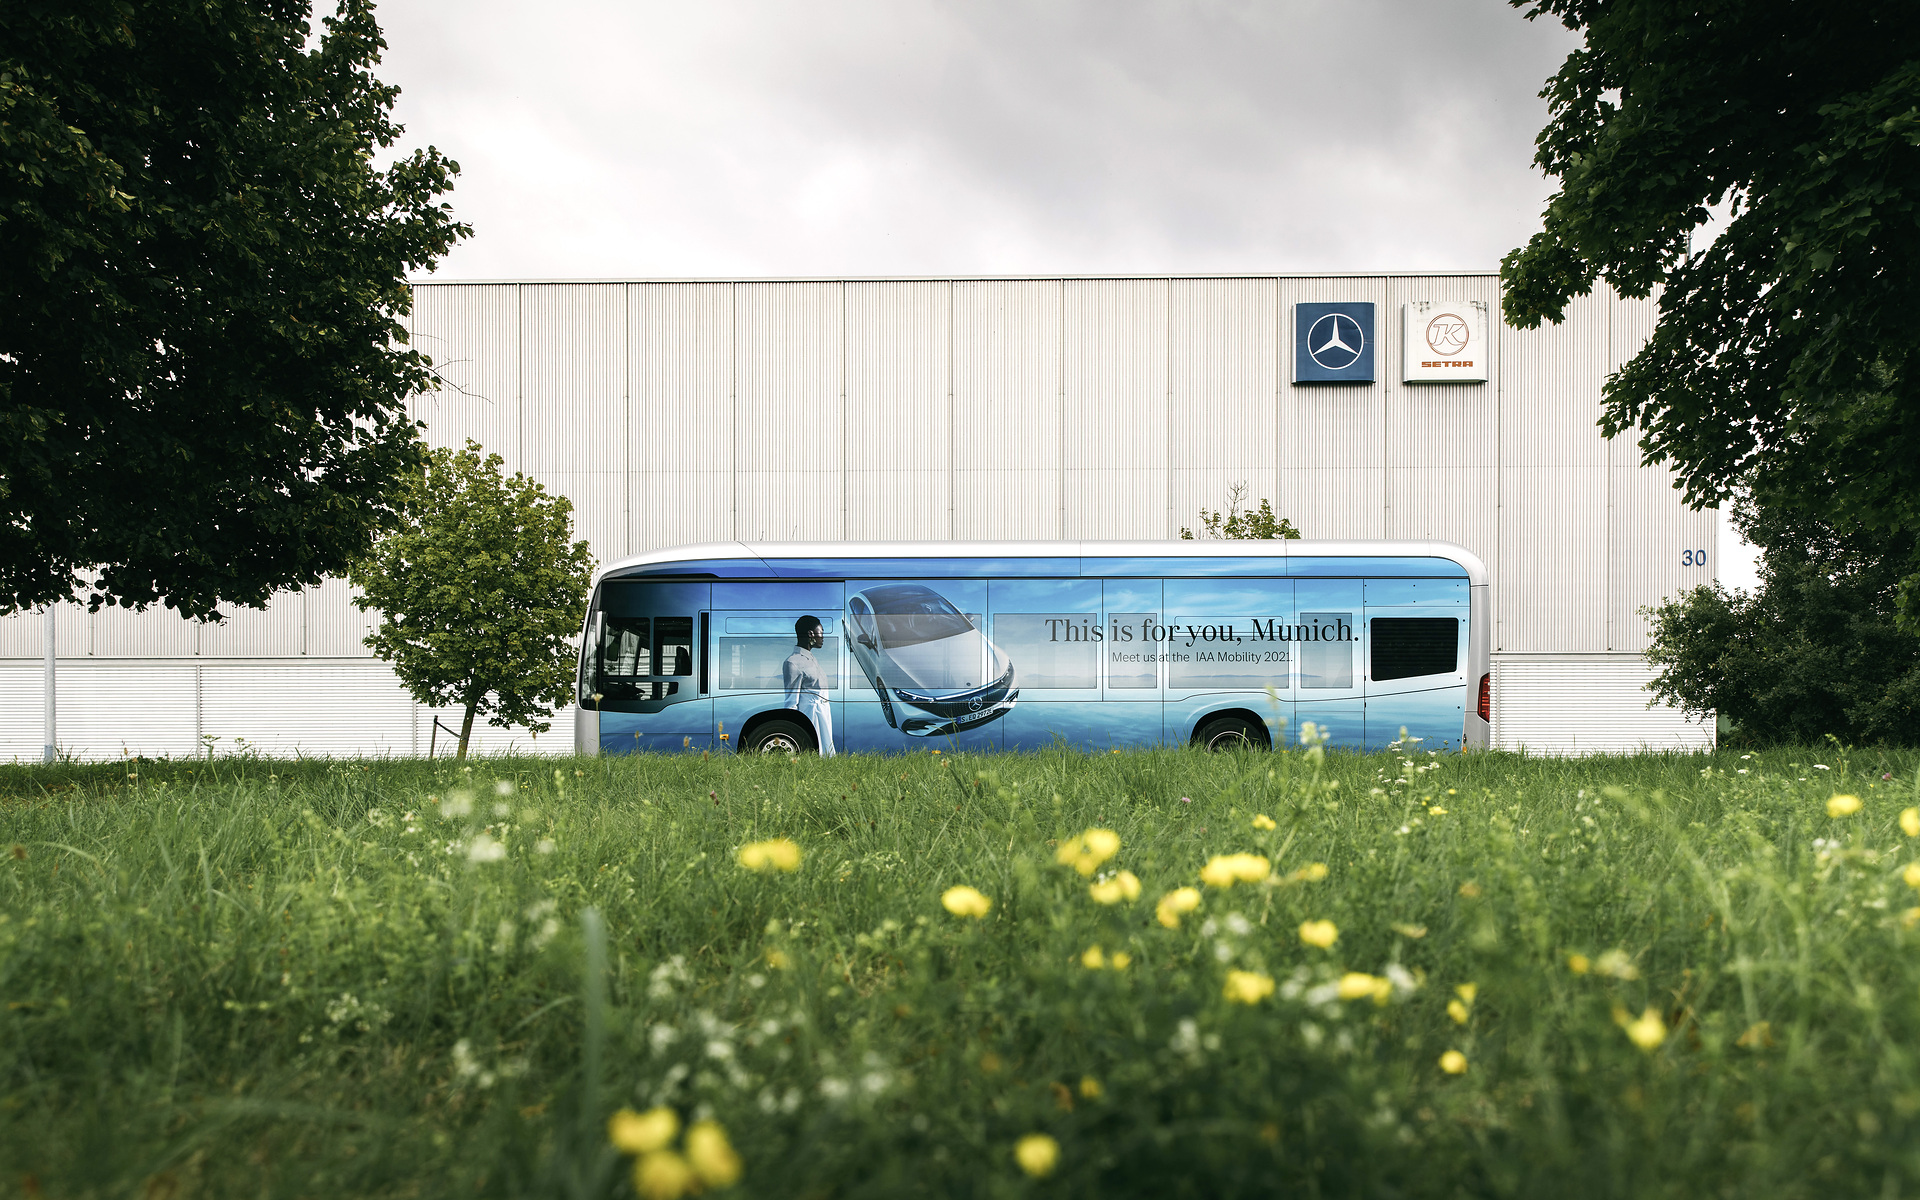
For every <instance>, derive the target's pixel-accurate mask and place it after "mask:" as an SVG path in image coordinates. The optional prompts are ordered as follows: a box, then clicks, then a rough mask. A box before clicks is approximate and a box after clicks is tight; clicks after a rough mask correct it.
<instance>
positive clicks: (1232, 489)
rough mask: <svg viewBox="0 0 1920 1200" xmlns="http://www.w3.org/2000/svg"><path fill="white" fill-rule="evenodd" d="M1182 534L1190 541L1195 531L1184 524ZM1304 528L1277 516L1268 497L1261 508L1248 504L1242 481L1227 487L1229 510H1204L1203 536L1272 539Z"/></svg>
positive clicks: (1296, 536)
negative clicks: (1298, 527)
mask: <svg viewBox="0 0 1920 1200" xmlns="http://www.w3.org/2000/svg"><path fill="white" fill-rule="evenodd" d="M1180 536H1181V538H1182V539H1184V540H1186V541H1189V542H1191V541H1193V540H1194V533H1193V530H1191V529H1189V528H1187V527H1186V526H1185V525H1182V526H1181V527H1180ZM1299 536H1300V531H1299V530H1298V529H1295V528H1294V527H1293V522H1292V521H1289V520H1287V519H1286V518H1285V517H1275V516H1274V515H1273V505H1272V504H1270V503H1268V502H1267V501H1266V500H1262V501H1260V507H1258V508H1250V507H1247V484H1246V481H1245V480H1240V481H1237V482H1235V483H1234V484H1232V485H1231V486H1229V487H1228V488H1227V508H1226V511H1225V512H1218V511H1213V512H1209V511H1208V510H1207V509H1204V508H1203V509H1201V510H1200V537H1201V539H1203V540H1204V539H1212V540H1219V539H1222V538H1247V539H1259V540H1267V541H1272V540H1274V539H1277V538H1298V537H1299Z"/></svg>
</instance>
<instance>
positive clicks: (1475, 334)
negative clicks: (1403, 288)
mask: <svg viewBox="0 0 1920 1200" xmlns="http://www.w3.org/2000/svg"><path fill="white" fill-rule="evenodd" d="M1402 311H1403V313H1404V323H1403V324H1402V325H1401V339H1400V353H1401V374H1400V377H1401V379H1403V380H1405V381H1406V382H1408V383H1484V382H1486V379H1487V304H1486V302H1485V301H1482V300H1464V301H1463V300H1442V301H1434V300H1414V301H1410V302H1409V303H1408V304H1407V305H1406V306H1405V308H1404V309H1403V310H1402Z"/></svg>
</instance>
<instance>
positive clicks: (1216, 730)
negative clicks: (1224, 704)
mask: <svg viewBox="0 0 1920 1200" xmlns="http://www.w3.org/2000/svg"><path fill="white" fill-rule="evenodd" d="M1265 734H1266V730H1264V729H1258V728H1256V727H1255V726H1254V725H1253V723H1252V722H1250V721H1248V720H1246V719H1245V718H1244V717H1215V718H1214V719H1213V720H1211V721H1208V722H1207V723H1206V724H1205V725H1202V726H1201V727H1200V731H1199V732H1198V733H1196V734H1194V735H1193V744H1194V745H1196V746H1198V747H1200V748H1201V749H1202V750H1261V749H1265V748H1266V744H1267V739H1266V737H1265Z"/></svg>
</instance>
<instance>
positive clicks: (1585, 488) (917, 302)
mask: <svg viewBox="0 0 1920 1200" xmlns="http://www.w3.org/2000/svg"><path fill="white" fill-rule="evenodd" d="M1421 300H1450V301H1464V300H1479V301H1483V302H1485V303H1487V304H1488V305H1489V307H1490V310H1491V311H1492V312H1494V313H1496V314H1497V313H1498V311H1499V281H1498V278H1497V277H1496V276H1494V275H1471V274H1451V275H1315V276H1272V275H1268V276H1246V277H1238V278H1165V277H1160V278H1068V279H1063V278H1007V279H935V280H884V279H883V280H830V281H817V280H813V281H754V282H744V281H742V282H711V281H702V282H633V283H625V282H610V283H514V282H506V283H467V284H457V283H444V284H443V283H423V284H420V285H418V286H416V288H415V289H414V313H413V316H412V318H411V320H410V327H411V330H412V335H413V339H414V344H415V345H416V346H417V347H418V348H420V349H421V350H423V351H424V352H425V353H426V354H428V355H429V356H431V357H432V358H433V360H434V362H435V363H436V365H437V369H438V371H439V373H440V375H441V378H442V381H443V383H442V386H441V387H440V388H439V389H438V390H436V391H433V392H430V393H427V394H424V395H422V396H420V397H417V398H416V400H415V402H414V411H415V413H416V415H417V416H418V417H419V418H420V419H421V420H422V421H424V422H425V423H426V426H427V436H428V438H429V439H430V440H431V441H432V442H433V443H435V444H436V445H458V444H460V443H461V442H462V441H463V440H464V439H466V438H472V439H474V440H476V441H478V442H480V443H481V444H482V445H483V446H485V447H486V448H487V449H489V450H492V451H496V452H498V453H499V454H501V455H502V456H503V457H504V458H505V459H506V461H507V463H508V464H509V466H510V467H511V468H513V469H518V470H522V471H525V472H527V473H528V474H529V475H532V476H533V477H534V478H536V479H538V480H540V481H541V482H542V483H543V484H545V485H546V486H547V487H548V488H549V489H550V490H553V491H556V492H559V493H562V494H564V495H566V496H568V497H569V498H571V499H572V501H573V503H574V506H575V523H576V531H577V533H578V535H579V536H582V537H585V538H587V539H588V540H589V541H590V542H591V543H592V546H593V550H594V553H595V555H596V557H597V558H598V559H599V560H600V561H601V562H608V561H611V560H613V559H616V558H621V557H625V556H627V555H631V554H636V553H641V552H644V551H647V550H651V549H656V548H659V547H663V546H671V545H676V544H680V543H687V542H701V541H731V540H749V541H758V540H780V541H800V540H806V541H828V542H834V541H856V540H857V541H882V540H896V539H912V540H916V541H924V540H942V539H976V540H983V539H1000V540H1012V539H1032V538H1040V539H1056V538H1058V539H1075V540H1080V539H1108V538H1116V539H1129V540H1139V539H1154V538H1168V537H1177V536H1178V535H1179V530H1180V528H1181V527H1182V526H1183V525H1184V526H1197V525H1198V524H1199V520H1198V510H1199V509H1200V508H1201V507H1202V506H1206V507H1209V508H1215V507H1219V506H1220V505H1221V504H1222V503H1223V502H1224V498H1225V496H1226V494H1227V490H1228V488H1229V487H1230V486H1231V485H1232V484H1233V483H1234V482H1235V481H1245V482H1246V483H1247V485H1248V487H1249V489H1250V491H1251V494H1252V495H1253V496H1255V497H1269V498H1271V499H1272V500H1273V502H1274V509H1275V511H1276V512H1278V513H1280V514H1281V515H1284V516H1286V517H1288V518H1290V519H1291V520H1293V522H1294V523H1295V524H1296V525H1298V526H1299V527H1300V528H1301V529H1302V530H1303V531H1305V532H1306V534H1307V535H1308V536H1309V537H1314V538H1343V539H1350V538H1396V539H1437V540H1444V541H1450V542H1457V543H1459V544H1461V545H1463V546H1466V547H1467V548H1468V549H1470V550H1472V551H1474V552H1475V553H1476V554H1478V555H1480V556H1481V558H1482V559H1484V560H1485V561H1486V562H1487V563H1488V564H1489V565H1490V566H1491V568H1492V572H1493V595H1494V612H1493V649H1494V664H1495V665H1494V680H1495V687H1494V739H1495V744H1496V745H1500V746H1505V747H1510V748H1515V747H1521V746H1525V747H1527V748H1530V749H1536V750H1541V751H1551V752H1585V751H1589V750H1630V749H1637V748H1639V747H1641V746H1650V747H1656V748H1667V747H1687V746H1699V745H1704V744H1707V743H1708V742H1709V741H1710V739H1711V729H1710V728H1703V727H1701V726H1700V725H1697V724H1694V723H1690V722H1687V721H1685V720H1684V719H1682V717H1681V716H1680V715H1679V714H1678V713H1676V712H1674V711H1672V710H1670V709H1665V708H1649V707H1648V704H1647V701H1648V697H1647V694H1646V693H1645V691H1644V690H1643V688H1644V684H1645V682H1646V680H1647V678H1648V675H1649V672H1648V669H1647V667H1646V665H1645V664H1644V662H1642V661H1641V659H1640V658H1639V652H1640V651H1641V650H1642V649H1644V647H1645V642H1646V623H1645V619H1644V617H1643V616H1642V615H1641V613H1640V610H1641V609H1642V608H1643V607H1645V606H1647V605H1651V604H1655V603H1657V602H1659V601H1660V600H1661V599H1663V598H1665V597H1667V596H1669V595H1671V594H1673V593H1674V592H1676V591H1679V590H1681V589H1682V588H1685V587H1689V586H1692V585H1694V584H1697V583H1703V582H1706V581H1707V580H1709V579H1711V578H1712V577H1713V573H1714V566H1713V556H1714V553H1715V550H1714V543H1715V539H1714V520H1715V515H1714V514H1713V513H1710V512H1690V511H1688V510H1687V509H1686V508H1685V506H1684V505H1683V504H1682V503H1681V502H1680V498H1679V494H1678V493H1677V492H1676V491H1674V490H1673V488H1672V487H1671V486H1670V480H1669V478H1668V475H1667V473H1666V472H1664V471H1660V470H1653V469H1649V468H1646V467H1643V466H1642V465H1640V461H1639V451H1638V449H1637V447H1636V446H1635V445H1634V444H1633V442H1632V441H1631V439H1616V440H1614V441H1608V440H1606V439H1604V438H1602V437H1601V436H1600V433H1599V431H1598V429H1597V427H1596V422H1597V420H1598V418H1599V413H1600V400H1601V396H1600V389H1601V386H1602V384H1603V383H1604V381H1605V379H1606V377H1607V375H1608V374H1609V373H1611V372H1612V371H1615V370H1617V369H1618V368H1619V367H1620V366H1621V365H1622V364H1623V363H1624V362H1625V361H1626V360H1627V358H1629V357H1630V356H1631V355H1632V354H1633V353H1634V352H1635V351H1636V350H1637V349H1638V348H1639V347H1640V345H1642V344H1643V343H1644V341H1645V340H1646V338H1647V336H1648V334H1649V332H1650V330H1651V328H1652V322H1653V318H1654V312H1653V307H1652V305H1651V303H1650V302H1648V301H1629V300H1623V299H1620V298H1618V297H1616V296H1614V295H1612V294H1611V293H1609V292H1607V291H1605V290H1604V285H1602V290H1600V291H1598V292H1596V294H1595V295H1594V296H1593V297H1591V298H1588V299H1584V300H1578V301H1575V302H1574V304H1573V306H1572V308H1571V310H1570V312H1569V314H1568V319H1567V320H1566V322H1565V323H1564V324H1562V325H1559V326H1550V327H1546V328H1543V329H1540V330H1533V331H1516V330H1513V329H1509V328H1507V327H1505V326H1504V325H1501V324H1499V323H1498V321H1497V320H1495V321H1494V323H1493V326H1492V330H1491V332H1492V338H1491V350H1492V354H1493V359H1492V371H1491V378H1490V380H1489V381H1488V382H1487V383H1484V384H1462V383H1448V384H1404V383H1401V382H1400V378H1399V370H1398V367H1399V363H1400V344H1399V343H1400V334H1401V320H1400V313H1401V309H1402V306H1403V305H1404V304H1406V303H1407V302H1409V301H1421ZM1310 301H1372V302H1373V303H1374V304H1375V305H1376V310H1375V311H1376V313H1377V314H1378V315H1377V319H1376V325H1375V336H1376V338H1377V347H1376V363H1377V375H1378V377H1379V381H1378V382H1376V383H1374V384H1372V385H1368V386H1310V385H1294V384H1291V383H1289V382H1288V380H1289V379H1291V377H1292V371H1291V365H1292V364H1291V358H1292V354H1293V329H1292V311H1293V306H1294V305H1295V304H1297V303H1301V302H1310ZM1687 552H1697V553H1698V557H1699V561H1700V562H1701V563H1702V564H1703V565H1688V564H1687V563H1686V562H1685V561H1684V560H1685V558H1686V557H1687ZM367 628H368V617H367V616H366V615H363V614H362V613H360V612H359V611H358V610H356V609H354V608H353V607H352V606H351V605H350V603H349V598H348V594H347V589H346V586H345V585H344V584H342V583H339V582H330V583H328V584H327V585H325V586H324V587H322V588H320V589H317V590H315V591H313V592H311V593H308V594H305V595H292V596H284V597H281V598H279V599H278V600H276V601H275V603H274V604H273V605H272V606H271V607H270V608H269V609H268V610H267V611H266V612H255V611H251V610H242V611H240V612H238V613H236V614H234V615H233V616H232V617H231V618H230V619H229V620H228V622H227V623H226V624H225V625H223V626H197V625H194V624H191V623H188V622H184V621H181V620H180V619H179V618H177V617H175V616H173V615H172V614H171V613H170V612H167V611H163V610H156V611H151V612H148V613H144V614H135V613H131V612H127V611H124V610H114V611H109V612H103V613H98V614H92V615H89V614H86V613H85V612H84V611H81V610H79V609H77V608H68V609H65V610H63V611H62V612H61V613H60V617H59V621H58V630H59V632H58V654H59V656H60V667H61V703H60V721H61V726H60V742H61V744H62V746H63V747H65V748H67V749H70V750H72V751H74V752H77V753H81V754H85V755H88V756H99V755H107V754H111V755H118V754H120V753H122V751H123V750H124V751H126V752H130V753H148V754H154V753H168V754H174V755H181V754H190V753H192V752H193V751H194V749H195V747H196V746H197V745H199V744H200V743H201V739H204V738H207V737H213V738H220V739H225V740H223V741H222V742H219V743H216V744H217V745H218V746H219V747H220V748H221V749H223V750H224V749H227V748H229V747H230V746H231V745H232V744H233V743H232V739H235V738H245V739H247V743H248V744H250V745H256V746H259V747H261V748H262V749H263V750H271V751H275V752H290V751H292V750H295V749H298V750H300V751H302V752H305V753H329V754H344V753H399V754H406V753H414V752H424V751H425V750H426V748H427V740H428V730H429V729H430V727H431V720H432V716H433V714H431V713H428V712H426V711H425V710H422V709H419V708H418V706H416V705H414V704H412V703H411V702H410V701H409V700H408V698H407V697H406V696H405V694H404V693H403V692H401V691H400V689H399V687H398V685H397V684H396V683H395V682H394V679H393V677H392V674H391V672H389V671H388V670H387V669H386V668H385V666H384V665H383V664H381V663H379V662H378V661H377V660H374V659H372V658H371V657H369V655H368V652H367V651H366V649H365V647H364V646H362V645H361V644H360V639H361V638H362V637H363V636H365V633H366V631H367ZM41 645H42V631H41V622H40V619H39V618H38V617H37V616H36V615H33V614H19V615H15V616H13V617H9V618H0V757H9V758H11V757H18V758H22V759H28V758H32V757H35V756H36V755H37V754H38V752H39V747H40V719H39V717H40V704H41V689H40V674H39V656H40V653H41ZM443 716H444V714H443ZM566 728H567V718H566V715H565V714H561V716H560V718H559V719H558V720H557V721H556V727H555V729H554V732H553V733H552V734H551V735H548V736H550V737H551V739H552V740H551V742H548V740H547V737H542V738H541V739H540V744H538V745H536V744H533V743H530V742H529V741H528V739H527V735H526V734H525V732H524V731H505V732H502V731H493V730H489V731H486V734H485V735H484V736H483V737H482V739H481V743H480V744H481V747H482V748H483V749H485V748H488V747H490V746H491V747H499V746H503V745H505V744H507V743H508V742H509V741H511V742H515V743H517V744H518V745H520V746H522V747H527V746H529V745H535V748H542V747H543V746H544V745H551V746H553V747H554V748H555V749H562V748H564V747H565V746H566V744H567V737H566V733H565V731H566Z"/></svg>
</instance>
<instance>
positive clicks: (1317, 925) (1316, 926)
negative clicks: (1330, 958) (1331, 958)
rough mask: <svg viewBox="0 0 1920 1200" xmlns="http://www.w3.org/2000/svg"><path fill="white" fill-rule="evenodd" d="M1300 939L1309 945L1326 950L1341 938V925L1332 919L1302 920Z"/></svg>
mask: <svg viewBox="0 0 1920 1200" xmlns="http://www.w3.org/2000/svg"><path fill="white" fill-rule="evenodd" d="M1300 940H1301V942H1302V943H1304V944H1306V945H1308V946H1315V947H1318V948H1319V949H1321V950H1325V949H1326V948H1327V947H1329V946H1331V945H1333V944H1334V943H1335V942H1337V941H1339V940H1340V927H1339V926H1337V925H1335V924H1334V923H1333V922H1332V921H1302V922H1300Z"/></svg>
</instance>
